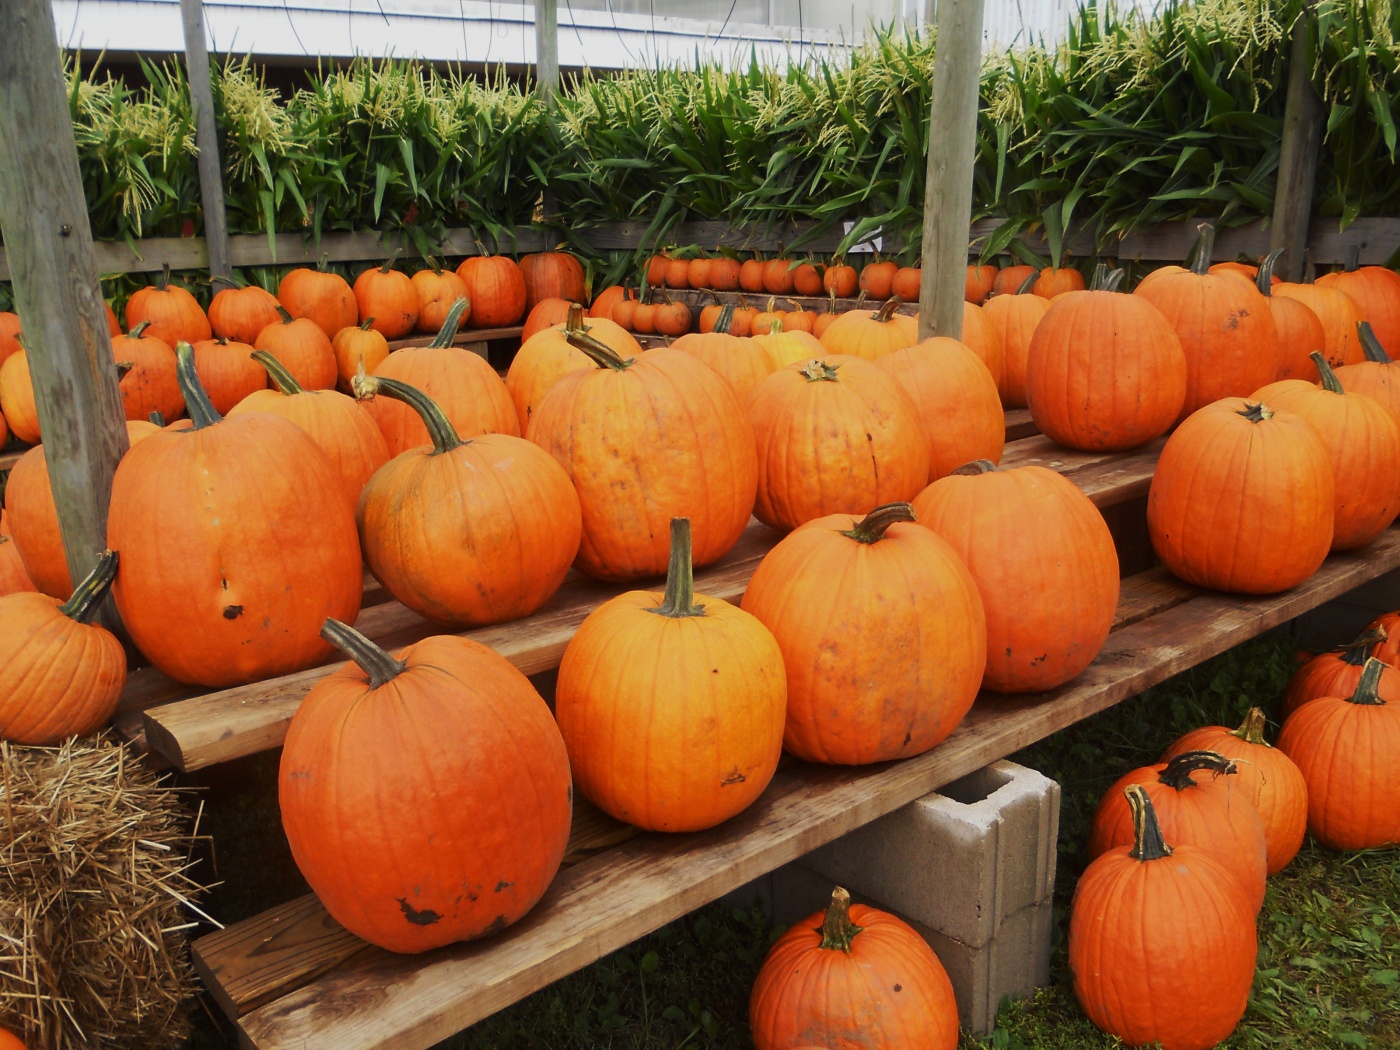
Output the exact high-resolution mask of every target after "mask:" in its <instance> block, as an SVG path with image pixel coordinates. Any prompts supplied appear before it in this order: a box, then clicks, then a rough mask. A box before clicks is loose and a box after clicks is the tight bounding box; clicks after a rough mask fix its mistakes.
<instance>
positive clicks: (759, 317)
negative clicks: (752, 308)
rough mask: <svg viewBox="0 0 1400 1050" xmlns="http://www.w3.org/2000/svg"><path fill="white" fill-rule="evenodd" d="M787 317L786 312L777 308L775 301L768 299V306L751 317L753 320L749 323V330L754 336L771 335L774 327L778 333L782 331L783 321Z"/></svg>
mask: <svg viewBox="0 0 1400 1050" xmlns="http://www.w3.org/2000/svg"><path fill="white" fill-rule="evenodd" d="M785 317H787V311H786V310H779V309H778V308H777V300H776V299H774V298H772V297H770V298H769V299H768V305H767V306H766V307H764V308H763V309H762V310H759V311H758V312H757V313H755V314H754V315H753V320H752V321H750V322H749V330H750V331H752V332H753V334H754V335H756V336H757V335H772V334H773V328H774V326H775V325H776V326H777V328H778V331H780V332H781V331H783V330H784V328H783V319H784V318H785Z"/></svg>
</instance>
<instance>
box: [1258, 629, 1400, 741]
mask: <svg viewBox="0 0 1400 1050" xmlns="http://www.w3.org/2000/svg"><path fill="white" fill-rule="evenodd" d="M1386 641H1387V636H1386V635H1385V632H1384V631H1383V630H1382V629H1380V628H1378V627H1376V626H1375V625H1372V626H1371V627H1368V628H1367V629H1366V630H1365V631H1363V632H1362V633H1361V635H1360V636H1359V637H1358V638H1356V640H1355V641H1353V642H1351V643H1350V644H1348V645H1342V646H1338V647H1337V648H1336V649H1333V650H1332V651H1331V652H1329V653H1319V654H1318V655H1317V656H1314V657H1313V658H1312V659H1311V660H1309V661H1308V662H1307V663H1305V664H1303V666H1302V667H1300V668H1298V670H1296V671H1294V672H1293V677H1292V678H1290V679H1289V680H1288V688H1287V689H1286V690H1285V691H1284V694H1283V717H1284V719H1285V720H1286V719H1287V718H1288V716H1289V715H1291V714H1292V713H1293V712H1294V711H1296V710H1298V708H1300V707H1302V706H1303V705H1304V704H1306V703H1307V702H1308V701H1309V700H1316V699H1317V698H1318V697H1320V696H1350V695H1351V694H1352V693H1353V692H1354V691H1355V689H1356V685H1357V683H1358V682H1360V681H1361V671H1362V668H1364V667H1365V666H1366V661H1367V659H1368V658H1369V657H1371V656H1374V655H1378V654H1377V653H1376V648H1377V647H1378V646H1380V645H1383V644H1385V642H1386ZM1376 689H1377V691H1378V693H1379V694H1380V698H1381V699H1382V700H1384V701H1385V702H1386V703H1388V704H1400V668H1395V667H1391V668H1389V669H1388V670H1387V671H1385V672H1384V673H1382V675H1381V678H1380V681H1379V682H1378V683H1377V684H1376Z"/></svg>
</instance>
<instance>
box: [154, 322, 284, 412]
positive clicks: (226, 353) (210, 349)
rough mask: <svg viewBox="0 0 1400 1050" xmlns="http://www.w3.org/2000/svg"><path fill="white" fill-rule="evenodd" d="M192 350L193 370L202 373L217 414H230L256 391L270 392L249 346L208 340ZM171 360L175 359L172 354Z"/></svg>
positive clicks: (220, 340)
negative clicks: (234, 407)
mask: <svg viewBox="0 0 1400 1050" xmlns="http://www.w3.org/2000/svg"><path fill="white" fill-rule="evenodd" d="M193 349H194V370H195V371H196V372H198V373H199V381H200V383H202V384H203V385H204V392H205V393H207V394H208V395H209V400H210V402H211V403H212V404H213V405H214V410H215V411H216V412H223V413H227V412H228V410H229V409H231V408H232V407H233V406H234V405H236V404H238V402H240V401H242V400H243V399H244V398H245V397H247V396H248V395H249V394H251V393H253V391H255V390H265V389H266V388H267V373H266V372H264V371H263V370H262V369H261V368H260V367H259V366H258V363H257V362H256V361H254V360H253V358H252V356H251V355H252V353H253V348H252V347H251V346H249V345H248V344H247V343H236V342H231V341H230V340H228V339H226V338H220V339H205V340H204V341H203V342H199V343H195V344H194V347H193ZM171 358H172V359H173V358H174V353H173V352H172V353H171ZM177 389H178V385H177ZM184 408H185V401H184V398H181V399H180V411H181V412H183V411H184ZM162 414H163V413H162ZM148 416H149V413H148Z"/></svg>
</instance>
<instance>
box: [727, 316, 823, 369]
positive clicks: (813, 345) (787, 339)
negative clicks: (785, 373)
mask: <svg viewBox="0 0 1400 1050" xmlns="http://www.w3.org/2000/svg"><path fill="white" fill-rule="evenodd" d="M731 323H732V322H731ZM752 338H753V342H754V345H755V346H757V347H759V348H760V349H761V350H762V351H763V352H764V353H765V354H767V355H768V360H769V363H770V364H771V365H772V367H771V368H770V369H769V371H770V372H776V371H777V370H778V369H780V368H786V367H787V366H788V365H791V364H796V363H797V362H799V361H810V360H811V359H812V358H814V357H823V356H825V355H826V354H827V352H828V351H827V349H826V347H824V346H823V345H822V343H821V340H820V339H818V338H817V337H816V336H814V335H812V334H811V333H809V332H799V331H791V332H790V331H788V329H787V326H786V325H785V324H783V322H782V321H776V322H774V324H773V327H772V328H770V329H769V330H768V334H767V335H755V336H753V337H752Z"/></svg>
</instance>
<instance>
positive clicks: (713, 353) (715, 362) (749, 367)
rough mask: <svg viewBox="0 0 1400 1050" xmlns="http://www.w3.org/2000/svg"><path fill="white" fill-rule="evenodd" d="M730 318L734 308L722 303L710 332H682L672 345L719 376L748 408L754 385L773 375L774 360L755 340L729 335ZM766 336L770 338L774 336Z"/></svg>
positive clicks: (745, 407)
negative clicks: (685, 333)
mask: <svg viewBox="0 0 1400 1050" xmlns="http://www.w3.org/2000/svg"><path fill="white" fill-rule="evenodd" d="M733 319H734V307H733V306H732V305H729V306H725V307H724V308H723V309H722V310H721V311H720V316H719V320H718V321H716V322H715V326H714V328H713V329H712V330H711V331H709V332H696V333H692V334H690V335H683V336H681V337H680V338H679V339H677V340H676V341H675V342H674V343H672V344H671V345H672V348H673V349H675V350H680V351H682V352H683V353H687V354H690V355H691V356H692V357H694V358H696V359H697V360H699V361H701V362H703V363H704V364H705V365H707V366H708V367H709V368H710V369H712V370H713V371H714V372H715V373H716V374H717V375H720V376H722V377H723V378H724V379H725V380H726V381H727V382H728V383H729V385H730V386H732V387H733V388H734V393H735V394H736V395H737V396H738V398H739V403H740V404H741V405H743V406H744V410H745V411H747V410H748V407H749V403H750V402H751V401H752V399H753V392H754V388H755V387H757V386H758V384H759V383H760V382H762V381H763V380H764V379H766V378H768V377H769V376H770V375H772V374H773V371H774V363H773V358H772V356H771V355H770V354H769V352H768V350H767V349H766V348H765V347H764V346H762V345H760V343H759V342H758V340H756V339H744V338H741V337H740V336H737V335H730V334H729V326H730V324H731V323H732V322H733ZM767 338H768V339H769V340H772V339H773V336H768V337H767Z"/></svg>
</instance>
